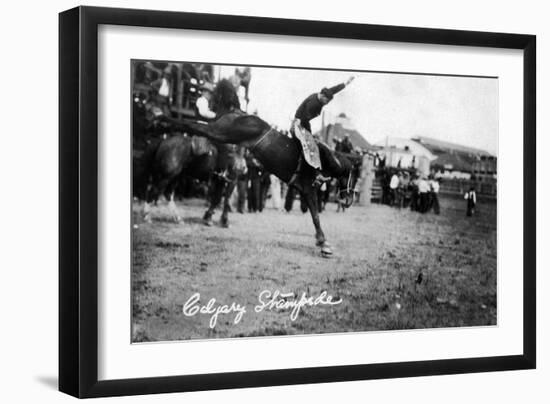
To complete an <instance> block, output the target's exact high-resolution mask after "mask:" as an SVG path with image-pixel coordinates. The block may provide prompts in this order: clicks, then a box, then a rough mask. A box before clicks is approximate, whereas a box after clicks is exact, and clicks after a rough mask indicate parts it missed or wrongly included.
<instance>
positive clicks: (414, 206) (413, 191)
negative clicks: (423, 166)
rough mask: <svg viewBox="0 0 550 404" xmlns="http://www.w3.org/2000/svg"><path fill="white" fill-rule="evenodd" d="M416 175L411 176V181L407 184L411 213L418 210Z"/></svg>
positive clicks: (417, 181)
mask: <svg viewBox="0 0 550 404" xmlns="http://www.w3.org/2000/svg"><path fill="white" fill-rule="evenodd" d="M418 183H419V180H418V175H416V174H413V176H412V180H411V182H410V183H409V188H410V190H411V210H412V211H418V210H420V209H419V207H418V206H419V205H418V202H419V194H418Z"/></svg>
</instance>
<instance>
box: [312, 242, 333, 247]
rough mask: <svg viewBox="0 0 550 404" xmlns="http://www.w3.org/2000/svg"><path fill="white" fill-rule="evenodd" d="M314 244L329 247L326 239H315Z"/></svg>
mask: <svg viewBox="0 0 550 404" xmlns="http://www.w3.org/2000/svg"><path fill="white" fill-rule="evenodd" d="M315 245H316V246H317V247H328V248H330V244H329V242H328V241H317V242H316V243H315Z"/></svg>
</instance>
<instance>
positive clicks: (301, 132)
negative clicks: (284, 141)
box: [292, 120, 321, 170]
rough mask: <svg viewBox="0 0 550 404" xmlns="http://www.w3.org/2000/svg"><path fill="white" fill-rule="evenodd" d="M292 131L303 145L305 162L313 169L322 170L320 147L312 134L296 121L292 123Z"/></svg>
mask: <svg viewBox="0 0 550 404" xmlns="http://www.w3.org/2000/svg"><path fill="white" fill-rule="evenodd" d="M292 131H293V133H294V136H296V139H298V140H299V141H300V144H301V145H302V150H303V152H304V153H303V155H304V159H305V161H306V162H307V163H308V164H309V165H310V166H311V167H313V168H317V169H319V170H320V169H321V156H320V155H319V147H318V146H317V142H316V140H315V138H314V137H313V135H312V134H311V132H309V131H308V130H306V129H304V128H303V127H302V125H300V121H298V120H295V121H294V122H292Z"/></svg>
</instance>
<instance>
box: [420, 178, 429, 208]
mask: <svg viewBox="0 0 550 404" xmlns="http://www.w3.org/2000/svg"><path fill="white" fill-rule="evenodd" d="M429 192H430V185H429V184H428V181H427V180H426V177H425V176H422V177H421V178H420V180H419V181H418V193H419V194H420V208H419V212H420V213H426V212H427V210H428V197H429Z"/></svg>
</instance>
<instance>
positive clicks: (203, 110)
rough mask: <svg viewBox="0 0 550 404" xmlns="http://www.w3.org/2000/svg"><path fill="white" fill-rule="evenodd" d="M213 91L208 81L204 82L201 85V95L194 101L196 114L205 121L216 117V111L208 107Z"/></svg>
mask: <svg viewBox="0 0 550 404" xmlns="http://www.w3.org/2000/svg"><path fill="white" fill-rule="evenodd" d="M213 91H214V86H213V85H212V84H211V83H209V82H205V83H204V84H203V85H202V87H201V96H200V97H199V98H197V101H196V103H195V106H196V107H197V114H198V116H199V117H200V118H201V119H203V120H206V121H210V120H212V119H214V118H215V117H216V113H215V112H214V111H212V110H211V109H210V102H211V100H212V93H213Z"/></svg>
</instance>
